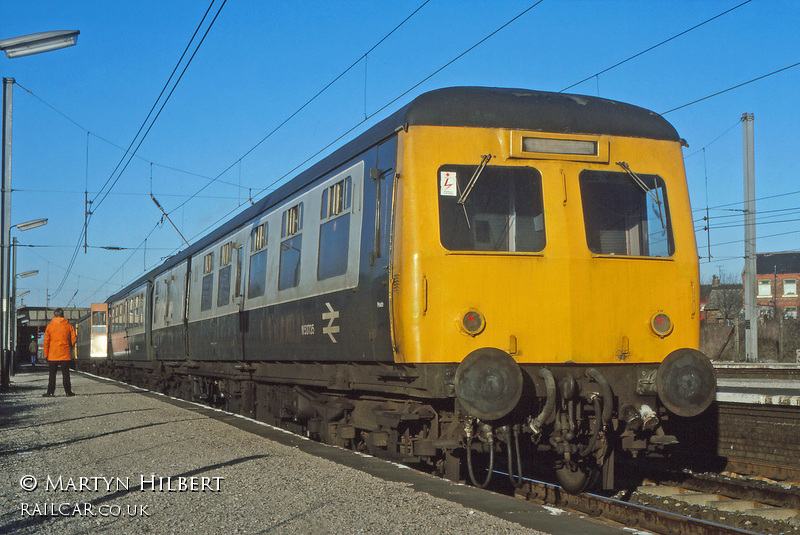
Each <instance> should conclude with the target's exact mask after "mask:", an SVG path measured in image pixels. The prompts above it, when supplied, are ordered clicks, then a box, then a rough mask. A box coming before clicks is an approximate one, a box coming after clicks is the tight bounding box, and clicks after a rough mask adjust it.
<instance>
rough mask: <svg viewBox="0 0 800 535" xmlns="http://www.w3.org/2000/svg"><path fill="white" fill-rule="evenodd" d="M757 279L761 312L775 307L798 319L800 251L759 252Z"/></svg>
mask: <svg viewBox="0 0 800 535" xmlns="http://www.w3.org/2000/svg"><path fill="white" fill-rule="evenodd" d="M756 280H757V282H756V284H757V285H758V290H757V294H756V295H757V303H758V309H759V311H760V312H761V313H762V314H766V315H770V314H772V313H773V311H774V312H776V313H777V314H780V315H782V316H783V317H784V318H793V319H797V309H798V307H800V296H798V293H797V289H798V282H800V251H788V252H783V253H759V254H757V255H756Z"/></svg>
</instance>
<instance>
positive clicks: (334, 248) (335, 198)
mask: <svg viewBox="0 0 800 535" xmlns="http://www.w3.org/2000/svg"><path fill="white" fill-rule="evenodd" d="M352 189H353V181H352V178H351V177H347V178H345V179H344V180H342V181H340V182H337V183H336V184H334V185H332V186H330V187H328V188H325V190H324V191H323V192H322V209H321V212H320V228H319V257H318V264H317V280H325V279H330V278H331V277H337V276H339V275H344V274H345V272H346V271H347V251H348V247H349V241H350V205H351V199H352Z"/></svg>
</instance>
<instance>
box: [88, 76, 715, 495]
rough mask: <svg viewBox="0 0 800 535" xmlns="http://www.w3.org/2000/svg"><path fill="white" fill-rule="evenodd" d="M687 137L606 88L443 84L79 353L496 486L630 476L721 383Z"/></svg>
mask: <svg viewBox="0 0 800 535" xmlns="http://www.w3.org/2000/svg"><path fill="white" fill-rule="evenodd" d="M682 144H685V142H683V140H682V139H681V138H680V137H679V136H678V134H677V133H676V131H675V129H674V128H673V127H672V126H671V125H670V124H669V123H668V122H667V121H665V120H664V119H663V118H662V117H660V116H659V115H657V114H655V113H652V112H650V111H648V110H645V109H642V108H639V107H636V106H632V105H628V104H624V103H621V102H615V101H611V100H606V99H601V98H595V97H587V96H579V95H568V94H558V93H546V92H537V91H529V90H522V89H498V88H481V87H455V88H446V89H440V90H436V91H432V92H429V93H425V94H423V95H421V96H419V97H417V98H416V99H414V100H413V101H412V102H411V103H410V104H408V105H407V106H405V107H403V108H402V109H400V110H398V111H397V112H396V113H394V114H393V115H391V116H390V117H388V118H387V119H385V120H383V121H382V122H380V123H378V124H376V125H375V126H374V127H372V128H370V129H368V130H367V131H366V132H364V133H363V134H361V135H359V136H358V137H357V138H356V139H354V140H353V141H351V142H349V143H347V144H346V145H344V146H343V147H341V148H340V149H339V150H337V151H336V152H334V153H333V154H331V155H330V156H328V157H326V158H324V159H322V160H321V161H319V162H318V163H316V164H315V165H313V166H312V167H310V168H309V169H308V170H306V171H305V172H302V173H301V174H300V175H299V176H297V177H295V178H294V179H293V180H291V181H289V182H288V183H286V184H285V185H283V186H282V187H280V188H279V189H278V190H276V191H275V192H274V193H272V194H270V195H269V196H268V197H266V198H265V199H263V200H262V201H260V202H258V203H257V204H255V205H253V206H251V207H249V208H248V209H247V210H246V211H244V212H243V213H241V214H240V215H238V216H237V217H235V218H234V219H232V220H230V221H229V222H227V223H226V224H224V225H222V226H221V227H220V228H218V229H216V230H215V231H213V232H211V233H210V234H209V235H208V236H206V237H205V238H203V239H201V240H200V241H198V242H197V243H195V244H194V245H192V246H190V247H188V248H187V249H186V250H184V251H183V252H181V253H179V254H177V255H175V256H173V257H171V258H169V259H168V260H167V261H165V262H164V263H163V264H162V265H160V266H158V267H157V268H155V269H153V270H152V271H150V272H149V273H147V274H145V275H144V276H142V277H141V278H139V279H138V280H136V281H134V282H133V283H131V284H130V285H128V286H127V287H125V288H123V289H122V290H121V291H119V292H117V293H116V294H114V295H112V296H110V297H109V298H108V299H107V301H106V302H105V303H102V304H99V305H94V306H93V309H92V314H91V315H90V316H88V317H87V318H84V320H82V322H81V324H80V331H81V342H80V343H79V360H78V364H79V367H80V368H82V369H85V370H89V371H93V372H94V373H98V374H100V375H105V376H109V377H113V378H116V379H120V380H122V381H126V382H130V383H134V384H138V385H141V386H145V387H148V388H151V389H153V390H156V391H159V392H163V393H166V394H170V395H173V396H177V397H180V398H185V399H191V400H199V401H205V402H208V403H211V404H213V405H215V406H218V407H222V408H224V409H227V410H229V411H233V412H236V413H240V414H243V415H246V416H249V417H252V418H255V419H257V420H260V421H264V422H267V423H270V424H274V425H278V426H281V427H284V428H288V429H290V430H293V431H296V432H298V433H302V434H304V435H306V436H311V437H314V438H317V439H319V440H321V441H324V442H327V443H331V444H337V445H340V446H343V447H352V448H354V449H358V450H360V451H365V452H369V453H371V454H375V455H379V456H383V457H388V458H392V459H395V460H398V461H400V462H404V463H412V464H413V463H418V464H422V465H427V466H429V467H430V469H431V470H432V471H434V472H436V473H439V474H441V475H443V476H445V477H448V478H451V479H459V478H462V477H463V478H466V477H467V476H468V477H469V478H470V479H471V480H472V481H473V483H474V484H476V485H478V486H485V485H487V484H488V483H489V479H490V477H491V474H492V472H493V470H492V468H493V467H494V468H496V469H498V470H500V469H502V470H503V471H507V472H508V477H510V479H511V481H512V482H514V483H515V484H519V483H520V482H521V480H522V476H523V472H524V471H527V470H528V467H531V466H543V465H546V466H549V467H551V468H552V469H554V470H555V473H556V475H557V477H558V479H559V481H560V482H561V484H562V485H563V486H564V488H565V489H567V490H568V491H569V492H580V491H582V490H583V489H584V488H586V486H587V485H589V484H593V483H595V482H596V483H602V484H603V485H604V486H605V487H606V488H610V487H611V486H612V485H613V482H614V481H613V480H614V460H615V457H617V456H620V455H624V456H638V455H649V454H663V453H664V452H668V450H669V446H670V445H671V444H675V443H676V442H677V439H676V436H675V434H673V433H672V432H671V427H670V423H671V422H673V423H674V422H675V421H683V422H684V424H685V423H686V422H687V421H688V422H691V421H692V417H694V416H697V415H699V414H700V413H702V412H703V411H705V409H706V408H707V407H708V406H709V404H710V403H711V401H712V399H713V397H714V393H715V390H716V379H715V375H714V371H713V368H712V367H711V365H710V363H709V361H708V359H706V357H705V356H703V355H702V354H701V353H700V352H699V351H697V349H696V347H697V345H698V339H699V303H698V296H699V280H698V256H697V250H696V244H695V238H694V231H693V225H692V215H691V211H690V206H689V195H688V191H687V185H686V178H685V173H684V168H683V159H682V149H681V146H682ZM504 477H505V476H504Z"/></svg>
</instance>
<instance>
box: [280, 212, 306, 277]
mask: <svg viewBox="0 0 800 535" xmlns="http://www.w3.org/2000/svg"><path fill="white" fill-rule="evenodd" d="M302 231H303V203H300V204H298V205H296V206H292V207H291V208H289V209H288V210H286V211H285V212H283V216H282V218H281V257H280V267H279V270H278V290H286V289H287V288H294V287H295V286H297V285H298V284H300V251H301V249H302V245H303V234H302Z"/></svg>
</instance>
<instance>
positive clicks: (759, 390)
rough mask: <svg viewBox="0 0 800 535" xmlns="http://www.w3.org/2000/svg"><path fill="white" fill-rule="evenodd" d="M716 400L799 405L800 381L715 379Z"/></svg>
mask: <svg viewBox="0 0 800 535" xmlns="http://www.w3.org/2000/svg"><path fill="white" fill-rule="evenodd" d="M716 399H717V402H722V403H744V404H751V405H781V406H787V407H800V381H797V380H780V379H763V380H762V379H727V378H719V379H717V398H716Z"/></svg>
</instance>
